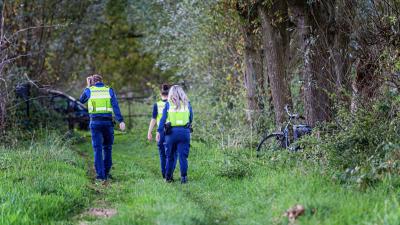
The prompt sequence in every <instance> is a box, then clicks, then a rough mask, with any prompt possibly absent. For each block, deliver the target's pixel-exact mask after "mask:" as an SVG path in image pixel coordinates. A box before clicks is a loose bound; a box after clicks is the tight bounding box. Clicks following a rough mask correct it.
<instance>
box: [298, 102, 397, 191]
mask: <svg viewBox="0 0 400 225" xmlns="http://www.w3.org/2000/svg"><path fill="white" fill-rule="evenodd" d="M299 143H300V144H301V145H302V146H303V147H304V156H305V157H304V159H305V160H307V161H312V162H314V163H315V162H316V163H318V164H319V165H321V166H324V167H325V168H327V169H330V170H331V171H333V172H334V173H335V175H334V178H335V179H336V180H338V181H340V182H341V183H348V184H357V185H359V186H360V187H366V186H369V185H372V184H374V183H376V182H378V181H382V180H384V179H386V178H387V177H388V176H393V175H396V176H398V175H400V147H399V146H400V118H399V115H398V109H397V108H396V101H395V100H393V99H391V98H387V99H386V100H382V101H380V102H378V103H377V104H375V105H374V106H373V107H372V108H371V109H369V110H362V109H360V110H358V112H357V113H355V114H351V113H349V112H346V111H342V112H341V113H339V116H338V117H337V121H336V123H331V124H324V125H321V126H320V127H318V128H316V129H314V131H313V136H310V137H306V138H304V139H303V140H301V141H300V142H299ZM338 171H339V172H338Z"/></svg>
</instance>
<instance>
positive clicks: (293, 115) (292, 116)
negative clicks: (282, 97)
mask: <svg viewBox="0 0 400 225" xmlns="http://www.w3.org/2000/svg"><path fill="white" fill-rule="evenodd" d="M285 111H286V113H287V114H288V116H289V118H290V119H298V118H300V116H299V114H297V113H296V114H292V113H290V111H289V108H288V105H285Z"/></svg>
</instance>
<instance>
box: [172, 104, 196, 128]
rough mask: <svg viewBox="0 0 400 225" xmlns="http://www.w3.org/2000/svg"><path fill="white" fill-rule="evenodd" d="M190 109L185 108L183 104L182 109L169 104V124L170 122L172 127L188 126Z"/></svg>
mask: <svg viewBox="0 0 400 225" xmlns="http://www.w3.org/2000/svg"><path fill="white" fill-rule="evenodd" d="M189 116H190V112H189V108H188V106H185V107H184V106H183V104H182V103H181V108H179V109H177V108H176V106H175V105H174V104H173V103H171V102H169V109H168V117H167V123H168V122H170V123H171V126H173V127H176V126H186V125H187V124H188V123H189Z"/></svg>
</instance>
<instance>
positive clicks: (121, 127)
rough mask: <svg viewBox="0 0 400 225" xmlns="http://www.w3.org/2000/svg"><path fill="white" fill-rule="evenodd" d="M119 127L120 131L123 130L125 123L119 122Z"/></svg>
mask: <svg viewBox="0 0 400 225" xmlns="http://www.w3.org/2000/svg"><path fill="white" fill-rule="evenodd" d="M119 129H121V130H122V131H124V130H125V123H124V122H121V123H120V124H119Z"/></svg>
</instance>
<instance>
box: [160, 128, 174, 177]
mask: <svg viewBox="0 0 400 225" xmlns="http://www.w3.org/2000/svg"><path fill="white" fill-rule="evenodd" d="M157 146H158V152H159V154H160V167H161V174H162V176H163V177H164V178H165V175H166V171H167V167H166V166H167V155H166V152H165V134H164V132H161V133H160V141H159V142H157ZM177 158H178V152H175V155H174V162H175V163H174V164H173V170H175V166H176V161H177V160H176V159H177Z"/></svg>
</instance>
